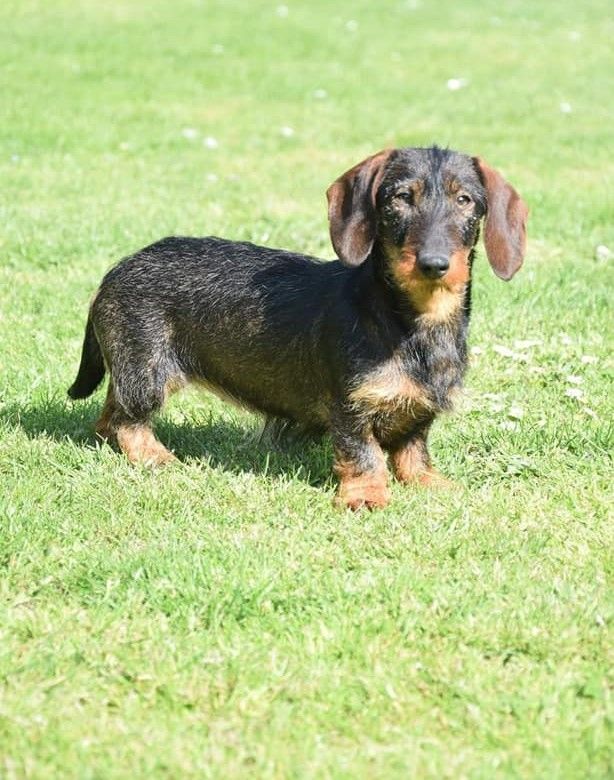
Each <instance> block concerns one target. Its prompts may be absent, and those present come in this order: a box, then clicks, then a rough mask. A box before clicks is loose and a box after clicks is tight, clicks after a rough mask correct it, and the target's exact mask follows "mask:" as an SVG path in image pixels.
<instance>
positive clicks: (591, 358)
mask: <svg viewBox="0 0 614 780" xmlns="http://www.w3.org/2000/svg"><path fill="white" fill-rule="evenodd" d="M580 362H581V363H584V365H585V366H587V365H589V364H590V363H596V362H597V358H596V357H595V356H594V355H582V357H581V358H580Z"/></svg>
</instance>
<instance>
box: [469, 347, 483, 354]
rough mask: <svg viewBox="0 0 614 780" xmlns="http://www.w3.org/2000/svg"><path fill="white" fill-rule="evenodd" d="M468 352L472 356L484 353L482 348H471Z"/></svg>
mask: <svg viewBox="0 0 614 780" xmlns="http://www.w3.org/2000/svg"><path fill="white" fill-rule="evenodd" d="M470 352H471V354H472V355H481V354H482V353H483V352H484V350H483V349H482V347H471V349H470Z"/></svg>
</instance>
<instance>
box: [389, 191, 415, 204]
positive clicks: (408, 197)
mask: <svg viewBox="0 0 614 780" xmlns="http://www.w3.org/2000/svg"><path fill="white" fill-rule="evenodd" d="M392 197H393V199H394V200H396V201H401V202H402V203H409V205H410V206H411V204H412V203H413V202H414V196H413V194H412V193H411V192H407V191H406V190H401V191H400V192H395V193H394V195H393V196H392Z"/></svg>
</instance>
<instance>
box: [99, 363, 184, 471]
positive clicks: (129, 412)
mask: <svg viewBox="0 0 614 780" xmlns="http://www.w3.org/2000/svg"><path fill="white" fill-rule="evenodd" d="M122 363H123V365H122ZM122 363H120V362H119V361H117V360H116V361H111V371H110V373H111V378H110V381H109V389H108V391H107V399H106V401H105V404H104V407H103V409H102V413H101V415H100V419H99V420H98V423H97V425H96V433H97V434H98V435H99V436H101V437H102V438H104V439H110V440H111V441H113V442H114V443H117V445H118V446H119V448H120V450H121V451H122V452H123V453H124V454H125V455H126V457H127V458H128V460H129V461H131V462H132V463H143V464H146V465H150V466H161V465H164V464H166V463H171V462H173V461H175V460H177V459H176V457H175V456H174V455H173V453H172V452H170V450H168V449H167V448H166V447H165V446H164V445H163V444H162V442H160V441H159V440H158V439H157V438H156V436H155V435H154V432H153V430H152V427H151V418H152V416H153V415H154V414H155V413H156V412H157V411H158V410H159V409H160V408H161V407H162V404H163V403H164V400H165V398H166V396H167V395H168V393H169V392H172V390H174V389H177V387H178V386H180V385H181V384H183V382H182V377H180V376H178V375H177V372H176V371H172V370H170V369H171V368H172V367H171V366H170V364H169V363H165V362H164V361H160V362H158V361H157V360H156V361H153V360H152V361H145V362H143V361H142V360H141V361H140V370H135V369H134V368H133V366H132V365H130V364H129V363H128V361H122Z"/></svg>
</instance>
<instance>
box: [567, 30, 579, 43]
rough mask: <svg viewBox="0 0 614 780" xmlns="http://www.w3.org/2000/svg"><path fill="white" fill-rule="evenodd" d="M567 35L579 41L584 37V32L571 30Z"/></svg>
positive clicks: (571, 39) (572, 39) (570, 38)
mask: <svg viewBox="0 0 614 780" xmlns="http://www.w3.org/2000/svg"><path fill="white" fill-rule="evenodd" d="M567 37H568V38H569V40H570V41H579V40H580V38H581V37H582V33H580V32H578V31H577V30H570V31H569V33H568V34H567Z"/></svg>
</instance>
